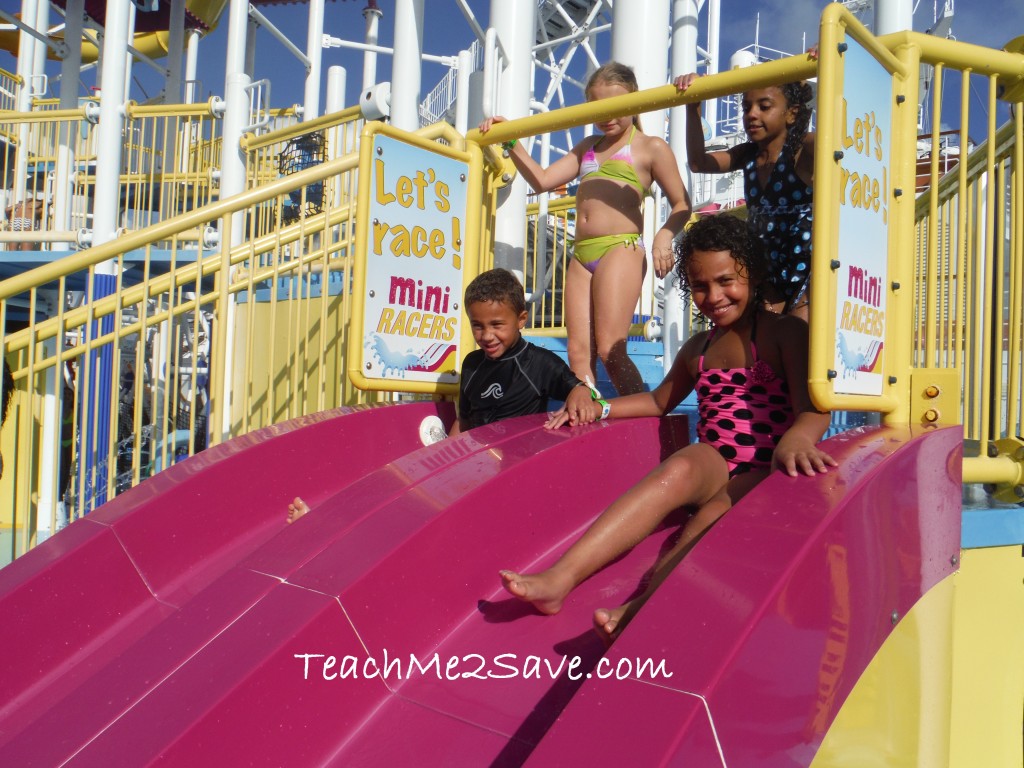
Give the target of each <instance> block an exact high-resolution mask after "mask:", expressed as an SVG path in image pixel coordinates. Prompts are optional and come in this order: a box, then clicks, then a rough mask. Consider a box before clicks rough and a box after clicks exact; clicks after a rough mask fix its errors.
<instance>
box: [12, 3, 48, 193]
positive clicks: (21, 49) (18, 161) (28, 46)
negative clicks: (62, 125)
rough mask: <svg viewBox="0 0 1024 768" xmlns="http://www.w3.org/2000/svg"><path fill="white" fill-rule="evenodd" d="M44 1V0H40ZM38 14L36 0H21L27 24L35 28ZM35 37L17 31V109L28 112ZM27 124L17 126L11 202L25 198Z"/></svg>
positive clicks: (27, 143)
mask: <svg viewBox="0 0 1024 768" xmlns="http://www.w3.org/2000/svg"><path fill="white" fill-rule="evenodd" d="M40 1H44V0H40ZM37 14H38V4H37V0H22V3H21V18H22V19H27V22H26V23H27V24H28V25H29V26H31V27H33V28H35V24H34V22H35V20H36V16H37ZM35 46H36V39H35V38H34V37H32V35H30V34H29V33H28V32H25V31H21V32H19V33H18V76H19V77H20V78H21V86H20V87H19V88H18V111H19V112H28V111H29V110H31V108H32V84H33V81H32V75H33V74H34V73H33V72H32V67H33V65H34V62H35ZM29 128H30V126H29V124H28V123H22V124H21V125H19V126H18V154H17V155H16V158H15V161H14V179H13V184H14V189H13V194H12V199H11V202H12V203H19V202H21V201H22V200H24V199H25V178H26V176H28V154H29V153H28V145H29Z"/></svg>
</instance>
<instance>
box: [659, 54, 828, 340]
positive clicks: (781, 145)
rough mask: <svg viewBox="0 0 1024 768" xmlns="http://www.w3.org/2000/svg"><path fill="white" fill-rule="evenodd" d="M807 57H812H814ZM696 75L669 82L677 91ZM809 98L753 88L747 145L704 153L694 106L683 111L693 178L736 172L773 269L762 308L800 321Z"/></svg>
mask: <svg viewBox="0 0 1024 768" xmlns="http://www.w3.org/2000/svg"><path fill="white" fill-rule="evenodd" d="M811 55H814V54H813V53H812V54H811ZM696 77H697V76H696V75H684V76H682V77H679V78H676V81H675V85H676V87H677V88H679V89H680V90H685V89H686V88H688V87H689V86H690V85H691V84H692V83H693V81H694V80H695V79H696ZM812 95H813V93H812V91H811V87H810V86H809V85H807V83H786V84H785V85H781V86H769V87H767V88H755V89H753V90H750V91H747V92H746V93H744V94H743V102H742V106H743V127H744V128H745V129H746V131H747V136H748V137H749V138H750V141H747V142H744V143H743V144H739V145H737V146H735V147H731V148H730V149H728V150H725V151H716V152H708V151H707V150H706V148H705V146H704V132H703V128H702V126H701V120H700V110H701V104H700V102H695V103H692V104H689V105H687V113H686V114H687V119H686V153H687V160H688V163H689V166H690V170H691V171H693V172H694V173H729V172H731V171H742V172H743V188H744V194H745V197H746V201H747V221H748V223H749V225H750V227H751V230H752V231H753V232H754V233H755V234H757V235H758V236H759V237H760V238H761V239H762V241H763V242H764V245H765V249H766V250H767V252H768V256H769V258H770V260H771V264H772V275H771V278H770V281H769V285H768V286H767V287H766V291H765V304H766V306H767V307H768V308H770V309H772V310H773V311H775V312H783V313H790V314H796V315H798V316H800V317H803V318H804V319H805V320H806V319H807V289H808V285H809V277H810V272H811V202H812V198H813V191H812V187H811V184H812V182H813V179H814V134H813V133H808V131H807V126H808V124H809V122H810V118H811V108H810V101H811V97H812Z"/></svg>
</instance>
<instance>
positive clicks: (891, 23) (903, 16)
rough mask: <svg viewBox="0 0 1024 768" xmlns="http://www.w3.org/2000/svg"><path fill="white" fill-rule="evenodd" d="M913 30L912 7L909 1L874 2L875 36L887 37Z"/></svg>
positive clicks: (884, 0) (881, 0)
mask: <svg viewBox="0 0 1024 768" xmlns="http://www.w3.org/2000/svg"><path fill="white" fill-rule="evenodd" d="M913 28H914V7H913V5H912V4H911V3H910V2H909V0H876V2H875V34H876V35H887V34H889V33H890V32H902V31H904V30H907V29H913Z"/></svg>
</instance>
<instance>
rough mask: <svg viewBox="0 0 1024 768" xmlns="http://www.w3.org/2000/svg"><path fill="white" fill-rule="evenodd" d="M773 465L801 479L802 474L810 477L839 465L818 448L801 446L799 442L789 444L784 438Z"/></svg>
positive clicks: (774, 457) (773, 458) (811, 445)
mask: <svg viewBox="0 0 1024 768" xmlns="http://www.w3.org/2000/svg"><path fill="white" fill-rule="evenodd" d="M772 463H773V464H774V465H775V466H776V467H778V468H779V469H781V470H782V471H783V472H785V473H786V474H787V475H789V476H790V477H799V476H800V473H803V474H805V475H807V476H808V477H814V475H816V474H818V473H820V472H828V468H829V467H838V466H839V464H838V463H837V462H836V460H835V459H833V458H832V457H831V456H829V455H828V454H827V453H825V451H823V450H821V449H820V448H819V447H818V446H816V445H813V444H810V445H801V444H800V443H799V441H791V442H790V443H787V442H786V440H785V438H783V439H782V440H781V441H780V442H779V445H778V447H777V448H776V449H775V455H774V456H773V457H772Z"/></svg>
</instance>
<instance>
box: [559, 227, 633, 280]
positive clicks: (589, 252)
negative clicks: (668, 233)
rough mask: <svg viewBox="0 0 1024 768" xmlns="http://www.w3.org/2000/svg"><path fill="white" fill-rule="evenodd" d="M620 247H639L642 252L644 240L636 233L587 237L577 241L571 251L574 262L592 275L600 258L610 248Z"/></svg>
mask: <svg viewBox="0 0 1024 768" xmlns="http://www.w3.org/2000/svg"><path fill="white" fill-rule="evenodd" d="M620 245H626V246H629V247H631V248H637V247H639V248H640V249H641V250H642V249H643V247H644V239H643V238H642V237H641V236H640V235H638V234H636V233H633V234H631V235H601V236H600V237H588V238H587V239H586V240H579V241H577V243H576V245H575V246H574V247H573V249H572V251H573V256H575V257H576V260H577V261H578V262H579V263H580V264H582V265H583V266H584V267H586V268H587V269H588V270H590V272H591V273H593V272H596V271H597V265H598V262H600V261H601V258H602V257H603V256H604V255H605V254H606V253H608V251H610V250H611V249H612V248H616V247H618V246H620Z"/></svg>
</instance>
